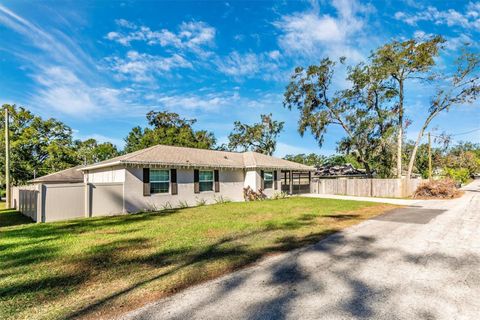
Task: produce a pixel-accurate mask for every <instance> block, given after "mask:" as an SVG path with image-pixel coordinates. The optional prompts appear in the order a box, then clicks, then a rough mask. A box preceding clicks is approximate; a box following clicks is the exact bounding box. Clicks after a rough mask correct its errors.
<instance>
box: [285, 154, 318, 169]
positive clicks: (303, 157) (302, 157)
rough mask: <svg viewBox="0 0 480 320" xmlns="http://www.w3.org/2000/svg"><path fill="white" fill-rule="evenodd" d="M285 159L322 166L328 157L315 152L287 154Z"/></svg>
mask: <svg viewBox="0 0 480 320" xmlns="http://www.w3.org/2000/svg"><path fill="white" fill-rule="evenodd" d="M283 158H284V159H285V160H288V161H293V162H297V163H302V164H305V165H307V166H322V165H323V164H324V163H325V160H326V157H325V156H323V155H318V154H315V153H310V154H304V153H300V154H295V155H294V154H287V155H286V156H285V157H283Z"/></svg>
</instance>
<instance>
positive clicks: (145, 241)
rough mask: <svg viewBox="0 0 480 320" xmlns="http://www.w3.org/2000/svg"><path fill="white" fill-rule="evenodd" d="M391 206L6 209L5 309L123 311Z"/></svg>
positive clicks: (41, 313) (300, 201)
mask: <svg viewBox="0 0 480 320" xmlns="http://www.w3.org/2000/svg"><path fill="white" fill-rule="evenodd" d="M390 208H392V206H389V205H384V204H374V203H367V202H358V201H342V200H332V199H314V198H297V197H295V198H288V199H281V200H267V201H262V202H250V203H224V204H216V205H211V206H202V207H196V208H186V209H178V210H168V211H163V212H159V213H142V214H135V215H127V216H119V217H109V218H95V219H81V220H73V221H69V222H58V223H47V224H27V222H28V221H27V220H26V219H23V217H21V216H19V215H18V214H16V213H12V212H10V211H5V210H4V211H1V212H0V319H52V318H54V319H57V318H74V317H80V318H81V317H87V318H96V317H98V316H100V315H101V316H105V317H108V316H111V315H114V314H119V313H122V312H125V311H128V310H131V309H133V308H135V307H138V306H141V305H143V304H145V303H147V302H149V301H153V300H155V299H158V298H160V297H162V296H165V295H169V294H172V293H174V292H176V291H178V290H181V289H182V288H184V287H187V286H190V285H192V284H195V283H199V282H201V281H205V280H208V279H211V278H214V277H217V276H219V275H222V274H225V273H227V272H230V271H233V270H235V269H238V268H240V267H243V266H246V265H248V264H250V263H252V262H254V261H256V260H258V259H259V258H261V257H263V256H265V255H268V254H272V253H275V252H281V251H285V250H290V249H293V248H297V247H300V246H303V245H306V244H310V243H315V242H316V241H318V240H320V239H322V238H324V237H325V236H327V235H329V234H331V233H333V232H336V231H338V230H341V229H342V228H345V227H348V226H350V225H352V224H356V223H359V222H360V221H362V220H364V219H367V218H369V217H372V216H374V215H378V214H380V213H382V212H384V211H385V210H387V209H390ZM15 224H16V225H15Z"/></svg>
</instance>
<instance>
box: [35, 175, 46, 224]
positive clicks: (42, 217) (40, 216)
mask: <svg viewBox="0 0 480 320" xmlns="http://www.w3.org/2000/svg"><path fill="white" fill-rule="evenodd" d="M37 188H38V198H37V208H36V209H37V210H36V211H37V212H36V215H37V217H36V220H35V222H37V223H39V222H45V220H46V217H45V212H44V211H45V206H44V205H43V199H44V193H45V187H44V186H43V184H41V183H40V184H39V185H38V186H37Z"/></svg>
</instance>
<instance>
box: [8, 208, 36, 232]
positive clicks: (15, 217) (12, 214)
mask: <svg viewBox="0 0 480 320" xmlns="http://www.w3.org/2000/svg"><path fill="white" fill-rule="evenodd" d="M33 222H34V221H33V220H32V219H30V218H29V217H27V216H25V215H23V214H21V213H20V212H18V211H15V210H12V209H2V210H0V229H1V228H3V227H12V226H20V225H24V224H29V223H33Z"/></svg>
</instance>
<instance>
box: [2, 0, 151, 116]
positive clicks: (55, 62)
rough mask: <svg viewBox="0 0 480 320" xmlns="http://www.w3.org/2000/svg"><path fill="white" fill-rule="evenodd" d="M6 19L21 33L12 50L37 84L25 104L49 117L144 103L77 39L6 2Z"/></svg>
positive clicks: (133, 108) (110, 110) (104, 112)
mask: <svg viewBox="0 0 480 320" xmlns="http://www.w3.org/2000/svg"><path fill="white" fill-rule="evenodd" d="M0 24H3V25H5V26H7V27H8V28H10V29H11V30H13V31H14V32H16V33H17V34H19V35H20V37H19V41H18V42H14V43H10V44H9V49H11V51H12V52H14V53H15V54H17V55H18V57H20V58H21V59H23V60H24V61H26V62H27V63H28V69H26V70H28V75H29V76H30V77H31V78H32V79H33V88H30V90H29V91H28V92H26V93H25V97H24V99H25V100H24V101H23V103H24V104H26V105H27V106H28V107H29V108H30V109H33V110H35V111H36V112H39V113H41V114H44V115H46V116H52V115H54V116H56V115H58V114H66V115H69V116H73V117H95V116H102V117H103V116H105V115H107V114H115V112H114V111H117V112H118V111H119V110H129V111H130V113H129V114H132V113H133V112H134V111H136V110H137V109H141V108H142V107H141V106H138V105H137V104H136V103H135V102H132V101H131V99H130V98H129V97H131V96H133V93H132V92H129V90H128V89H115V88H112V87H111V86H109V84H108V82H107V81H105V79H103V78H102V77H101V75H100V74H98V73H97V72H96V70H98V66H97V64H96V62H95V61H94V60H93V59H92V58H91V56H89V55H87V54H86V53H85V52H84V51H83V49H82V47H81V46H80V45H79V44H78V43H77V39H74V38H72V37H69V36H68V35H67V34H65V33H63V32H62V31H60V30H57V29H51V30H50V29H49V30H48V31H47V30H46V29H43V28H41V27H40V26H38V25H36V24H34V23H32V22H30V21H28V20H26V19H25V18H23V17H21V16H19V15H17V14H16V13H14V12H12V11H11V10H9V9H7V8H5V7H4V6H2V5H0ZM23 39H26V40H27V41H28V44H29V45H30V46H31V47H33V48H34V49H36V50H35V51H34V52H35V53H34V54H32V53H29V52H25V48H24V46H23V45H22V43H21V41H22V40H23ZM107 80H109V79H107ZM142 113H143V112H142ZM117 115H118V113H117Z"/></svg>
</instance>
